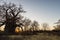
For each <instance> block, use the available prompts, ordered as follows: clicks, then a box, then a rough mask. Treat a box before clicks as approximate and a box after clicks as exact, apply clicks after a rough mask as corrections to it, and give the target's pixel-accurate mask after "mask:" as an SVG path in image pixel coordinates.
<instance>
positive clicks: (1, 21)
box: [0, 3, 25, 33]
mask: <svg viewBox="0 0 60 40" xmlns="http://www.w3.org/2000/svg"><path fill="white" fill-rule="evenodd" d="M22 12H25V11H24V10H23V9H22V7H21V5H20V6H16V5H15V4H13V3H8V4H7V3H4V4H3V5H0V26H2V25H5V32H7V33H9V32H10V33H14V32H15V28H16V27H17V26H21V25H23V24H22V23H20V21H21V20H22V18H23V17H22V16H21V13H22Z"/></svg>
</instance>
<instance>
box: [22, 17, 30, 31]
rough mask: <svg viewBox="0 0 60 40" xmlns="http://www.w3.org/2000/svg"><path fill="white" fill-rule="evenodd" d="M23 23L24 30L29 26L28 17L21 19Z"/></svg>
mask: <svg viewBox="0 0 60 40" xmlns="http://www.w3.org/2000/svg"><path fill="white" fill-rule="evenodd" d="M23 24H24V29H25V31H27V30H28V29H29V28H28V27H29V25H30V24H31V20H30V19H27V18H25V19H24V20H23Z"/></svg>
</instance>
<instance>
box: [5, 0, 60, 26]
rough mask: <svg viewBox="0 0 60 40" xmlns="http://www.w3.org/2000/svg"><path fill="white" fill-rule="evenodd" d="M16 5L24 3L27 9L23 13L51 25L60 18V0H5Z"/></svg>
mask: <svg viewBox="0 0 60 40" xmlns="http://www.w3.org/2000/svg"><path fill="white" fill-rule="evenodd" d="M4 1H5V2H12V3H15V4H16V5H18V4H20V3H21V4H22V6H23V9H24V10H25V11H27V12H26V13H24V14H23V15H24V16H25V17H27V18H29V19H31V20H36V21H38V22H39V23H43V22H47V23H49V24H50V25H52V24H53V23H55V22H56V21H57V20H58V19H60V0H4Z"/></svg>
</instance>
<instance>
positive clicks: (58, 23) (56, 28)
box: [54, 19, 60, 30]
mask: <svg viewBox="0 0 60 40" xmlns="http://www.w3.org/2000/svg"><path fill="white" fill-rule="evenodd" d="M55 24H57V25H56V26H54V30H60V19H59V20H58V21H57V22H56V23H55Z"/></svg>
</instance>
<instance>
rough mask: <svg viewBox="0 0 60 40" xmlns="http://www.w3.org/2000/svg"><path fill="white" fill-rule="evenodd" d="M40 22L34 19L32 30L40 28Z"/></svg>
mask: <svg viewBox="0 0 60 40" xmlns="http://www.w3.org/2000/svg"><path fill="white" fill-rule="evenodd" d="M38 26H39V23H38V22H37V21H33V23H32V24H31V30H33V31H36V30H38Z"/></svg>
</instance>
